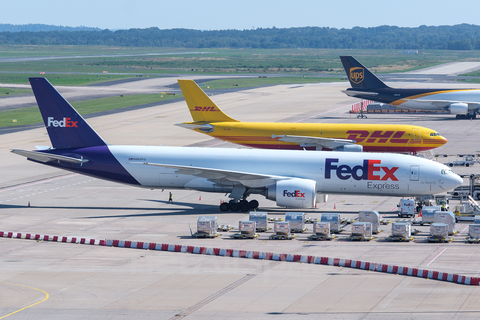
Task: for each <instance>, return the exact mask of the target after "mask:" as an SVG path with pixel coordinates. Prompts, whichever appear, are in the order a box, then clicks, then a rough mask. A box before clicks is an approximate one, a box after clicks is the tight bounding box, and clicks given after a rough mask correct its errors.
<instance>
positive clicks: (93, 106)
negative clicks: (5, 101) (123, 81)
mask: <svg viewBox="0 0 480 320" xmlns="http://www.w3.org/2000/svg"><path fill="white" fill-rule="evenodd" d="M179 97H182V95H181V94H176V95H174V96H173V95H160V94H148V95H130V96H123V97H121V96H118V97H110V98H102V99H95V100H86V101H78V102H73V103H72V106H73V107H74V108H75V109H76V110H77V111H78V112H79V113H80V114H82V115H84V114H89V113H94V112H101V111H108V110H114V109H120V108H126V107H131V106H136V105H142V104H148V103H154V102H160V101H165V100H170V99H175V98H179ZM14 119H15V120H16V122H13V121H12V120H14ZM39 122H42V117H41V115H40V111H39V110H38V108H37V107H31V108H22V109H15V110H8V111H1V112H0V127H12V126H20V125H26V124H33V123H39Z"/></svg>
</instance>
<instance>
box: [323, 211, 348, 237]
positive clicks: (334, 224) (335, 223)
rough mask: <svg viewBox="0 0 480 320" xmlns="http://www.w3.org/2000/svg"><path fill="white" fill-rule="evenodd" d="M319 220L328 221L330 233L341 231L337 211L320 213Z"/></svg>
mask: <svg viewBox="0 0 480 320" xmlns="http://www.w3.org/2000/svg"><path fill="white" fill-rule="evenodd" d="M320 221H321V222H328V223H330V232H332V233H339V232H342V231H343V229H342V227H341V226H340V215H339V214H338V213H322V216H321V217H320Z"/></svg>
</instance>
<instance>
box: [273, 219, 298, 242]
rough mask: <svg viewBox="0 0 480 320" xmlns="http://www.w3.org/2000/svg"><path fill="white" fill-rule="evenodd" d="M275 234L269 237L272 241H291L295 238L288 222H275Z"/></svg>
mask: <svg viewBox="0 0 480 320" xmlns="http://www.w3.org/2000/svg"><path fill="white" fill-rule="evenodd" d="M274 231H275V233H274V234H272V235H271V236H270V239H272V240H292V239H295V238H296V237H297V236H296V235H295V234H294V233H291V231H290V222H282V221H279V222H275V226H274Z"/></svg>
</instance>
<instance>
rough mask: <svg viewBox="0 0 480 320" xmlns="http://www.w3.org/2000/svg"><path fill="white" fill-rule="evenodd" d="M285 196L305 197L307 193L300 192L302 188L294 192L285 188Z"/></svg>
mask: <svg viewBox="0 0 480 320" xmlns="http://www.w3.org/2000/svg"><path fill="white" fill-rule="evenodd" d="M283 196H284V197H287V198H305V193H304V192H300V190H295V191H293V192H289V191H288V190H283Z"/></svg>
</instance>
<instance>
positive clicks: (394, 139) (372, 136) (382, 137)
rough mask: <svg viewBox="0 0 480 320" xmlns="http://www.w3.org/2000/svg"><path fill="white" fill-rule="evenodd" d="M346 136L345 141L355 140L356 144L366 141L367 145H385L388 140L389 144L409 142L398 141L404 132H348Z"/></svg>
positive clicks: (406, 140)
mask: <svg viewBox="0 0 480 320" xmlns="http://www.w3.org/2000/svg"><path fill="white" fill-rule="evenodd" d="M347 134H349V136H348V137H347V139H350V140H355V141H356V142H363V141H365V140H366V142H368V143H375V142H377V143H387V142H388V139H390V143H407V142H408V141H409V139H400V138H401V137H403V135H404V134H405V131H373V132H372V133H370V131H367V130H348V131H347ZM367 138H368V139H367ZM377 139H378V141H377Z"/></svg>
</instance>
